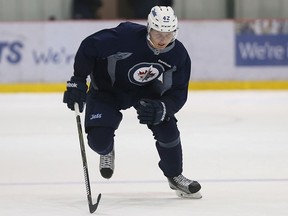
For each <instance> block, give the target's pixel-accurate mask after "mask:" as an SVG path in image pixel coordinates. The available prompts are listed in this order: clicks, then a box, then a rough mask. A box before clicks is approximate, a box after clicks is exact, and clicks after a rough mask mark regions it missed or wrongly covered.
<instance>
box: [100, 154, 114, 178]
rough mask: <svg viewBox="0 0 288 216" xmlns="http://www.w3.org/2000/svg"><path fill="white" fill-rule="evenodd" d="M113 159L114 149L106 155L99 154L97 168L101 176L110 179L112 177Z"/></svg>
mask: <svg viewBox="0 0 288 216" xmlns="http://www.w3.org/2000/svg"><path fill="white" fill-rule="evenodd" d="M114 159H115V152H114V149H113V150H112V151H111V152H110V153H108V154H106V155H100V164H99V169H100V173H101V175H102V177H103V178H106V179H110V178H111V177H112V175H113V171H114Z"/></svg>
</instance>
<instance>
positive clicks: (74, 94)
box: [63, 76, 88, 112]
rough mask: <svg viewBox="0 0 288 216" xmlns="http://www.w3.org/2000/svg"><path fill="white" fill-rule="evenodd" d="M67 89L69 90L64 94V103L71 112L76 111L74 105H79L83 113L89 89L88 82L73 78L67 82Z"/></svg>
mask: <svg viewBox="0 0 288 216" xmlns="http://www.w3.org/2000/svg"><path fill="white" fill-rule="evenodd" d="M66 88H67V90H66V91H65V92H64V98H63V102H64V103H66V104H67V106H68V108H69V109H71V110H74V104H75V103H78V105H79V111H80V112H83V109H84V104H85V102H86V92H87V88H88V87H87V85H86V80H83V79H82V78H79V77H75V76H72V77H71V80H70V81H68V82H67V85H66Z"/></svg>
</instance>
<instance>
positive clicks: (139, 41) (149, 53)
mask: <svg viewBox="0 0 288 216" xmlns="http://www.w3.org/2000/svg"><path fill="white" fill-rule="evenodd" d="M190 70H191V61H190V57H189V55H188V52H187V50H186V49H185V47H184V46H183V44H182V43H181V42H180V41H178V40H177V39H176V40H174V41H173V42H172V43H170V44H169V46H167V47H166V48H165V49H162V50H157V49H154V48H153V47H152V46H151V45H150V44H149V42H148V41H147V28H146V26H144V25H140V24H136V23H132V22H123V23H120V24H119V25H118V26H117V27H115V28H111V29H104V30H101V31H99V32H96V33H94V34H92V35H90V36H88V37H87V38H85V39H84V40H83V41H82V43H81V45H80V47H79V49H78V51H77V54H76V57H75V62H74V76H76V77H78V78H80V79H83V80H84V79H86V78H87V77H88V76H89V75H90V77H91V86H92V88H94V89H95V90H97V91H101V92H109V93H112V94H114V95H115V97H116V98H117V100H118V101H119V103H120V108H121V109H126V108H129V107H131V106H133V105H135V103H136V102H137V101H138V100H139V99H141V98H150V99H159V100H161V101H162V102H164V103H165V105H166V109H167V115H174V114H175V113H176V112H178V111H179V110H180V109H181V108H182V107H183V105H184V104H185V102H186V100H187V92H188V84H189V79H190Z"/></svg>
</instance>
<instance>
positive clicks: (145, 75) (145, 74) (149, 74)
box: [138, 65, 156, 82]
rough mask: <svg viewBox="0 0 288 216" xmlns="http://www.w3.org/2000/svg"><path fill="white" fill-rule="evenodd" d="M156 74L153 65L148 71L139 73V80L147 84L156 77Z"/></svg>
mask: <svg viewBox="0 0 288 216" xmlns="http://www.w3.org/2000/svg"><path fill="white" fill-rule="evenodd" d="M155 74H156V73H155V72H153V66H152V65H151V66H150V67H149V68H148V69H144V71H139V72H138V76H139V80H142V82H145V81H146V80H149V79H150V78H152V77H154V76H155Z"/></svg>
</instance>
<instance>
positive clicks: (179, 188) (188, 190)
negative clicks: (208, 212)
mask: <svg viewBox="0 0 288 216" xmlns="http://www.w3.org/2000/svg"><path fill="white" fill-rule="evenodd" d="M168 182H169V186H170V188H171V189H172V190H175V191H176V194H177V196H179V197H181V198H189V199H201V198H202V195H201V194H200V192H199V191H200V189H201V185H200V184H199V183H198V182H197V181H192V180H190V179H187V178H185V177H184V176H183V175H179V176H176V177H172V178H168Z"/></svg>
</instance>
